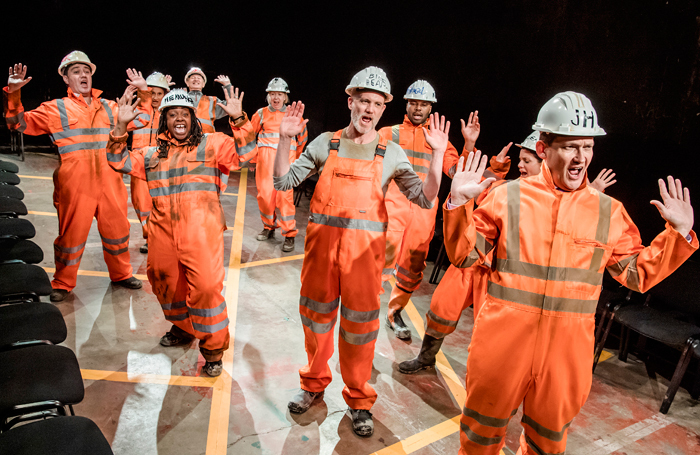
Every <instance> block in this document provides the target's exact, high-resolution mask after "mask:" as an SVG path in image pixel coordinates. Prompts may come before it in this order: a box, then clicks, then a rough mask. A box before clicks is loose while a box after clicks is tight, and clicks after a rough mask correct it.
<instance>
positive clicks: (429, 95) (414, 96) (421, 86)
mask: <svg viewBox="0 0 700 455" xmlns="http://www.w3.org/2000/svg"><path fill="white" fill-rule="evenodd" d="M403 99H405V100H421V101H429V102H431V103H437V98H436V97H435V89H434V88H433V86H432V85H430V84H429V83H428V82H427V81H424V80H422V79H418V80H417V81H416V82H414V83H413V84H411V86H410V87H408V90H406V94H405V95H404V97H403Z"/></svg>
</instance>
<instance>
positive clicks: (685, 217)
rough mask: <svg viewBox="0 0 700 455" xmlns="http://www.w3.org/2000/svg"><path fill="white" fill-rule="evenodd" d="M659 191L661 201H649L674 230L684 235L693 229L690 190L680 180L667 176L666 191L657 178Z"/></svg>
mask: <svg viewBox="0 0 700 455" xmlns="http://www.w3.org/2000/svg"><path fill="white" fill-rule="evenodd" d="M659 193H661V199H662V200H663V202H659V201H656V200H654V201H651V203H652V204H654V205H655V206H656V208H657V209H659V213H660V214H661V216H662V217H663V219H665V220H666V221H668V223H669V224H670V225H671V226H673V228H674V229H675V230H677V231H678V232H680V233H681V235H682V236H683V237H686V236H687V235H688V233H689V232H690V230H691V229H693V206H692V205H690V191H688V188H683V186H682V185H681V181H680V180H676V179H674V178H673V177H671V176H670V175H669V176H668V191H667V190H666V183H665V182H664V181H663V179H659Z"/></svg>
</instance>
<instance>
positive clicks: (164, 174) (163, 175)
mask: <svg viewBox="0 0 700 455" xmlns="http://www.w3.org/2000/svg"><path fill="white" fill-rule="evenodd" d="M195 162H196V161H195ZM220 174H221V170H220V169H218V168H214V167H207V166H202V165H199V166H197V167H196V168H194V169H192V170H191V171H190V170H188V169H187V167H176V168H172V169H168V170H167V171H151V172H150V176H149V177H150V179H149V180H150V181H154V180H167V179H171V178H175V177H182V176H183V175H208V176H210V177H219V175H220Z"/></svg>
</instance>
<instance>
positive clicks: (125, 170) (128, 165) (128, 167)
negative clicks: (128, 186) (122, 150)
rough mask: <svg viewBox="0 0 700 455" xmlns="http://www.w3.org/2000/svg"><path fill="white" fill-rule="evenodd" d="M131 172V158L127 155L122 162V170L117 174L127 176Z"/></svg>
mask: <svg viewBox="0 0 700 455" xmlns="http://www.w3.org/2000/svg"><path fill="white" fill-rule="evenodd" d="M131 171H132V168H131V157H130V156H128V155H127V157H126V160H125V161H124V166H122V168H121V169H119V172H122V173H124V174H128V173H129V172H131Z"/></svg>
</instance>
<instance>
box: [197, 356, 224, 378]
mask: <svg viewBox="0 0 700 455" xmlns="http://www.w3.org/2000/svg"><path fill="white" fill-rule="evenodd" d="M202 371H204V372H205V373H206V374H208V375H209V376H211V377H212V378H215V377H217V376H221V372H222V371H224V362H223V361H221V360H217V361H216V362H209V361H208V360H207V362H206V363H205V364H204V367H203V368H202Z"/></svg>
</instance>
